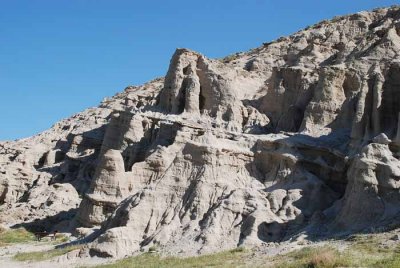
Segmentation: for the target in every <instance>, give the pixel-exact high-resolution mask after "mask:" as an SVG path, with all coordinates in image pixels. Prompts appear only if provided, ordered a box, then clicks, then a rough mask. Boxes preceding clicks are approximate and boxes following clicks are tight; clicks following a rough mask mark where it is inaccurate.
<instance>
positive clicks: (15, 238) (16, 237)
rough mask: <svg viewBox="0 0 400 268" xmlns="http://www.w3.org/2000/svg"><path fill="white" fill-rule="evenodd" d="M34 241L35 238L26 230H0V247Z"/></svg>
mask: <svg viewBox="0 0 400 268" xmlns="http://www.w3.org/2000/svg"><path fill="white" fill-rule="evenodd" d="M34 239H35V236H34V235H33V234H32V233H30V232H28V231H27V230H25V229H24V228H19V229H10V230H5V229H0V246H7V245H9V244H17V243H25V242H29V241H34Z"/></svg>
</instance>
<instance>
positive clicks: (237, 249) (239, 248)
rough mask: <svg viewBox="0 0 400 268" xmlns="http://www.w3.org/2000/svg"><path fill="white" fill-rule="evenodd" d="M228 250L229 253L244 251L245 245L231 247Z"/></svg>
mask: <svg viewBox="0 0 400 268" xmlns="http://www.w3.org/2000/svg"><path fill="white" fill-rule="evenodd" d="M229 252H230V253H238V252H246V248H245V247H237V248H234V249H231V250H230V251H229Z"/></svg>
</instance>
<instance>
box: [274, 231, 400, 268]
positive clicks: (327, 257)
mask: <svg viewBox="0 0 400 268" xmlns="http://www.w3.org/2000/svg"><path fill="white" fill-rule="evenodd" d="M274 263H275V264H276V265H274V266H273V267H277V268H283V267H285V268H298V267H299V268H301V267H304V268H333V267H382V268H383V267H385V268H386V267H388V268H395V267H397V268H398V267H400V249H399V246H397V245H396V246H395V247H392V248H391V247H385V246H382V245H381V241H379V240H378V239H376V238H373V237H372V236H357V237H354V238H353V239H352V245H350V246H349V247H347V248H346V249H344V250H342V251H339V250H338V249H335V248H333V247H319V248H317V247H306V248H303V249H301V250H297V251H294V252H291V253H288V254H286V255H282V256H276V257H274Z"/></svg>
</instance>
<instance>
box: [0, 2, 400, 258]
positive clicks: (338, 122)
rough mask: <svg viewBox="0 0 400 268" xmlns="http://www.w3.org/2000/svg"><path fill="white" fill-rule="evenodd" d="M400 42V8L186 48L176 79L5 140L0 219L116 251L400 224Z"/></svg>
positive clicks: (95, 250)
mask: <svg viewBox="0 0 400 268" xmlns="http://www.w3.org/2000/svg"><path fill="white" fill-rule="evenodd" d="M399 53H400V8H399V7H392V8H385V9H377V10H374V11H371V12H360V13H357V14H354V15H349V16H343V17H337V18H334V19H333V20H331V21H323V22H320V23H318V24H316V25H314V26H312V27H309V28H307V29H305V30H302V31H299V32H297V33H295V34H293V35H291V36H289V37H284V38H279V39H278V40H276V41H274V42H270V43H265V44H263V45H262V46H261V47H259V48H256V49H253V50H250V51H249V52H244V53H237V54H234V55H231V56H228V57H226V58H224V59H219V60H216V59H209V58H207V57H205V56H204V55H202V54H200V53H197V52H194V51H190V50H187V49H177V50H176V52H175V54H174V55H173V56H172V59H171V62H170V66H169V70H168V72H167V74H166V76H165V78H162V79H157V80H154V81H151V82H149V83H147V84H145V85H143V86H138V87H136V86H135V87H128V88H126V89H125V90H124V91H123V92H122V93H119V94H117V95H115V96H114V97H112V98H110V99H105V100H104V101H103V102H102V103H101V104H100V106H99V107H97V108H91V109H88V110H85V111H83V112H82V113H79V114H76V115H74V116H73V117H71V118H69V119H66V120H63V121H61V122H59V123H57V124H55V125H54V126H53V127H52V128H51V129H50V130H48V131H45V132H43V133H41V134H39V135H37V136H34V137H31V138H27V139H23V140H18V141H13V142H2V143H0V204H1V206H0V213H1V215H0V219H1V221H3V223H4V224H7V225H9V226H25V227H27V228H30V229H32V230H37V229H46V230H48V231H50V230H52V229H53V230H54V229H57V230H62V231H64V232H72V233H73V234H75V235H80V236H81V237H83V236H85V235H87V236H86V238H83V241H84V242H87V243H88V246H87V252H88V254H89V255H91V256H101V257H108V256H112V257H124V256H127V255H132V254H134V253H135V252H138V251H140V250H143V249H145V248H148V247H150V246H153V245H156V246H157V247H158V248H160V249H162V250H164V251H166V252H169V253H172V254H177V253H182V252H183V253H185V254H201V253H208V252H214V251H218V250H223V249H230V248H234V247H237V246H242V245H244V246H255V245H261V244H264V243H269V242H282V241H287V240H291V239H292V240H293V239H296V238H298V237H303V238H306V239H309V240H311V241H312V240H319V239H324V238H328V237H330V236H332V235H345V234H350V233H354V232H365V231H370V230H377V229H378V230H386V229H390V228H394V227H396V226H397V225H398V224H400V192H399V188H400V160H399V158H400V121H399V114H400V57H399Z"/></svg>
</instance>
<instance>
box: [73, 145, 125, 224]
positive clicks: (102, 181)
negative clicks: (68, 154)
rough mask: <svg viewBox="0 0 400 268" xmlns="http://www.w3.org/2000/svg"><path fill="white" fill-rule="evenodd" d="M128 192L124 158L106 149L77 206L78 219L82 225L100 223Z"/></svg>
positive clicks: (115, 151)
mask: <svg viewBox="0 0 400 268" xmlns="http://www.w3.org/2000/svg"><path fill="white" fill-rule="evenodd" d="M128 193H129V183H128V181H127V179H126V176H125V168H124V160H123V158H122V155H121V153H120V152H119V151H117V150H107V151H106V152H105V153H104V155H103V156H101V159H100V163H99V165H98V167H97V169H96V173H95V176H94V179H93V182H92V185H91V186H90V190H89V193H88V194H86V195H85V197H84V199H83V200H82V203H81V205H80V208H79V212H78V215H77V217H78V221H79V222H80V223H81V224H83V225H84V226H88V227H91V226H94V225H99V224H101V223H102V222H103V221H104V220H105V219H106V218H107V217H108V216H109V215H110V214H111V213H112V212H113V211H114V209H115V208H116V206H117V205H118V203H119V202H121V200H122V199H123V198H124V197H126V196H127V194H128Z"/></svg>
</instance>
